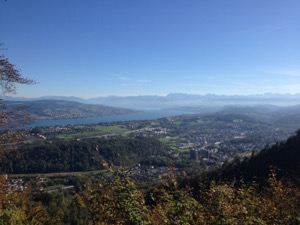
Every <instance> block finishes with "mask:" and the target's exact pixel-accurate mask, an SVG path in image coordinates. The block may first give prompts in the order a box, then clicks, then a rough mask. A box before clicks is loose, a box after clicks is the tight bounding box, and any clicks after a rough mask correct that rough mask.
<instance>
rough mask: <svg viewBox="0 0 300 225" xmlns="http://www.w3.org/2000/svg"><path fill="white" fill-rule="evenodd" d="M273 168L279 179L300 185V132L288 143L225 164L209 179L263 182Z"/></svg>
mask: <svg viewBox="0 0 300 225" xmlns="http://www.w3.org/2000/svg"><path fill="white" fill-rule="evenodd" d="M271 168H275V170H276V171H277V176H278V178H290V179H291V180H294V181H297V183H299V184H300V182H299V180H300V130H298V131H297V133H296V135H295V136H292V137H290V138H289V139H287V141H285V142H280V143H276V144H275V145H273V146H272V147H269V148H265V149H263V150H262V151H260V152H259V153H258V154H257V155H253V156H252V157H250V158H246V159H244V160H242V161H240V160H235V161H233V162H231V163H228V164H225V165H223V167H222V168H221V169H218V170H216V171H213V172H210V173H209V174H208V177H209V178H210V179H215V180H232V179H237V180H240V179H243V180H244V181H252V180H254V179H255V180H257V181H259V182H263V181H265V180H266V179H267V178H268V176H269V174H270V169H271Z"/></svg>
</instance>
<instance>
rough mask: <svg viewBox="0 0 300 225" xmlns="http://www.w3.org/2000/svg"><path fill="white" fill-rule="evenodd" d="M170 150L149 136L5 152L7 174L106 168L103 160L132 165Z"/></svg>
mask: <svg viewBox="0 0 300 225" xmlns="http://www.w3.org/2000/svg"><path fill="white" fill-rule="evenodd" d="M166 152H168V148H167V147H166V146H165V145H163V144H162V143H161V142H159V141H158V140H155V139H150V138H125V139H110V140H106V139H88V140H79V141H56V142H52V143H49V142H44V143H43V144H41V143H38V144H27V145H22V146H20V147H19V148H18V150H15V151H12V150H10V151H8V152H6V153H5V154H2V155H1V156H0V157H1V165H0V168H1V171H2V172H5V173H51V172H75V171H89V170H99V169H103V167H102V164H101V162H102V160H105V161H106V162H108V163H110V164H113V165H115V166H129V167H130V166H133V165H135V164H136V163H138V162H140V161H143V160H145V161H147V159H149V158H150V157H151V156H155V157H160V156H164V155H165V154H166Z"/></svg>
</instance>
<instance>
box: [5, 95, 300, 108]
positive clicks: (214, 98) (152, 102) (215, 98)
mask: <svg viewBox="0 0 300 225" xmlns="http://www.w3.org/2000/svg"><path fill="white" fill-rule="evenodd" d="M3 99H4V100H9V101H33V100H46V99H51V100H67V101H75V102H80V103H86V104H101V105H106V106H113V107H125V108H130V109H138V110H150V109H170V108H171V109H177V108H181V107H191V106H193V107H195V106H202V107H208V106H209V107H222V106H225V105H255V104H272V105H280V106H288V105H289V106H291V105H296V104H300V93H298V94H276V93H265V94H257V95H215V94H206V95H194V94H184V93H173V94H168V95H166V96H157V95H144V96H124V97H123V96H107V97H98V98H90V99H82V98H78V97H73V96H71V97H66V96H44V97H39V98H15V97H4V98H3Z"/></svg>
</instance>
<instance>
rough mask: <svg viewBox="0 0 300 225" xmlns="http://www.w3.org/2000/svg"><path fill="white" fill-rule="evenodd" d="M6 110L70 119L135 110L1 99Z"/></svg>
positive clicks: (58, 102)
mask: <svg viewBox="0 0 300 225" xmlns="http://www.w3.org/2000/svg"><path fill="white" fill-rule="evenodd" d="M3 103H4V104H5V107H6V109H7V110H9V109H11V108H13V107H22V108H23V110H24V111H26V112H28V113H29V114H30V116H31V117H33V118H35V119H70V118H88V117H98V116H110V115H122V114H129V113H134V112H137V111H135V110H131V109H125V108H117V107H110V106H103V105H95V104H84V103H79V102H75V101H66V100H35V101H3Z"/></svg>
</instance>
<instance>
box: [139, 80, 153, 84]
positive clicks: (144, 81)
mask: <svg viewBox="0 0 300 225" xmlns="http://www.w3.org/2000/svg"><path fill="white" fill-rule="evenodd" d="M137 82H138V83H139V84H145V83H150V82H151V81H150V80H138V81H137Z"/></svg>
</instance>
